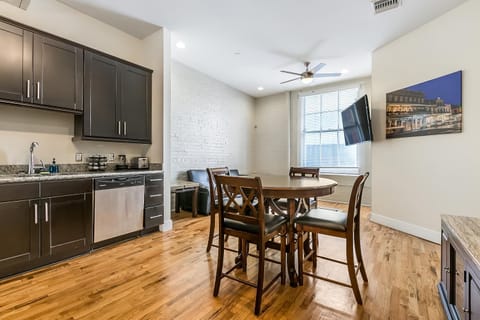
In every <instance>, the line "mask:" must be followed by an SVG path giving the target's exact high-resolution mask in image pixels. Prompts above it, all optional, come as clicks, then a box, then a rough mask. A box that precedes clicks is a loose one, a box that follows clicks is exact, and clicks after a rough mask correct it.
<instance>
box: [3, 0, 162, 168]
mask: <svg viewBox="0 0 480 320" xmlns="http://www.w3.org/2000/svg"><path fill="white" fill-rule="evenodd" d="M0 15H2V16H4V17H6V18H9V19H12V20H14V21H17V22H20V23H23V24H25V25H28V26H31V27H34V28H37V29H40V30H42V31H46V32H49V33H51V34H54V35H57V36H60V37H63V38H65V39H68V40H72V41H75V42H77V43H80V44H83V45H86V46H88V47H92V48H94V49H97V50H100V51H103V52H106V53H109V54H111V55H114V56H117V57H120V58H122V59H125V60H127V61H131V62H133V63H137V64H139V65H143V66H145V67H147V68H150V69H153V70H154V74H153V82H152V86H153V89H154V90H153V92H152V95H153V100H152V109H153V110H152V113H153V116H154V117H153V121H152V136H153V137H152V138H153V144H152V145H151V146H149V145H139V144H126V143H111V142H92V141H76V142H72V137H73V134H74V133H73V130H74V116H73V115H70V114H63V113H58V112H54V111H41V110H35V109H27V108H20V107H12V106H10V105H4V104H0V115H1V116H0V164H26V163H27V161H28V148H29V146H30V143H31V142H32V141H38V142H39V143H40V146H39V147H38V148H37V149H36V151H35V153H36V156H37V158H38V159H41V160H44V162H46V163H48V162H50V161H51V159H52V157H55V158H56V160H57V162H58V163H74V162H75V153H76V152H81V153H84V154H85V155H90V154H96V153H100V154H106V153H114V154H115V155H118V154H126V155H127V157H130V156H135V155H145V154H147V155H149V156H150V157H151V160H152V161H153V162H162V161H163V153H162V145H163V143H162V139H163V133H162V131H163V126H162V116H161V114H162V113H163V111H162V110H163V109H162V100H163V92H162V91H159V90H155V88H159V87H161V86H162V84H161V83H160V81H161V79H160V75H161V74H163V70H162V69H161V65H163V63H164V57H163V55H162V53H163V52H162V51H160V52H157V51H158V47H160V48H162V46H163V31H162V30H160V31H158V32H156V33H155V34H153V35H152V36H150V37H149V38H147V39H145V40H140V39H137V38H134V37H132V36H130V35H128V34H126V33H124V32H122V31H120V30H118V29H115V28H113V27H111V26H109V25H107V24H104V23H102V22H100V21H98V20H95V19H93V18H91V17H89V16H86V15H84V14H82V13H80V12H78V11H75V10H73V9H72V8H70V7H67V6H65V5H63V4H61V3H59V2H57V1H54V0H32V1H31V4H30V6H29V7H28V10H26V11H25V10H22V9H19V8H16V7H14V6H12V5H9V4H7V3H5V2H0ZM60 26H61V27H60ZM154 51H155V52H157V54H155V53H154Z"/></svg>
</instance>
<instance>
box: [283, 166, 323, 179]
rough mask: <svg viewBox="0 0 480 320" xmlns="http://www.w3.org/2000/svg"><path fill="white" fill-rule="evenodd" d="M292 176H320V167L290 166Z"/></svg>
mask: <svg viewBox="0 0 480 320" xmlns="http://www.w3.org/2000/svg"><path fill="white" fill-rule="evenodd" d="M289 176H290V177H295V176H301V177H313V178H319V177H320V168H314V167H290V172H289Z"/></svg>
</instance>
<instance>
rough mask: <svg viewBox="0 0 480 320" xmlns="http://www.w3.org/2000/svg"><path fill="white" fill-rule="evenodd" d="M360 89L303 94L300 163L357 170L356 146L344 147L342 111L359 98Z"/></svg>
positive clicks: (324, 168) (333, 170)
mask: <svg viewBox="0 0 480 320" xmlns="http://www.w3.org/2000/svg"><path fill="white" fill-rule="evenodd" d="M358 93H359V88H358V87H355V88H348V89H342V90H337V91H329V92H324V93H319V94H313V95H306V96H300V112H301V115H302V116H301V119H302V125H301V162H302V165H303V166H306V167H320V168H321V169H320V171H321V172H326V173H345V174H348V173H352V174H355V173H358V172H359V170H358V155H357V146H356V145H351V146H345V138H344V137H343V125H342V116H341V112H342V111H343V110H344V109H345V108H347V107H348V106H350V105H351V104H352V103H354V102H355V101H356V100H357V98H358Z"/></svg>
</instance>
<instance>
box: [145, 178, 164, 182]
mask: <svg viewBox="0 0 480 320" xmlns="http://www.w3.org/2000/svg"><path fill="white" fill-rule="evenodd" d="M148 181H150V182H156V181H163V179H162V178H159V179H148Z"/></svg>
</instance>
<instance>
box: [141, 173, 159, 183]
mask: <svg viewBox="0 0 480 320" xmlns="http://www.w3.org/2000/svg"><path fill="white" fill-rule="evenodd" d="M145 185H146V186H163V173H155V174H147V175H146V176H145Z"/></svg>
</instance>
